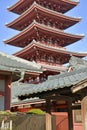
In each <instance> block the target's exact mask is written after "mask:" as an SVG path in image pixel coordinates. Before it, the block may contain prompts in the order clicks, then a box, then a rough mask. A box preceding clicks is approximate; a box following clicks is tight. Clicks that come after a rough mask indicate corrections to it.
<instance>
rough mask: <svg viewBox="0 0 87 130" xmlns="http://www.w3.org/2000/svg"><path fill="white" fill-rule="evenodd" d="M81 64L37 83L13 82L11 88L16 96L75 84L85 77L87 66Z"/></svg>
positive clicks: (86, 76)
mask: <svg viewBox="0 0 87 130" xmlns="http://www.w3.org/2000/svg"><path fill="white" fill-rule="evenodd" d="M72 59H73V60H74V59H75V57H73V58H72ZM72 59H71V60H72ZM77 59H78V58H77ZM79 61H80V59H79ZM82 61H83V60H82ZM74 63H75V62H74ZM86 63H87V62H86ZM72 66H73V65H72ZM83 66H84V67H83ZM83 66H82V67H81V66H80V68H79V69H78V68H77V69H76V68H75V69H74V70H73V71H72V72H63V73H61V74H59V75H56V76H50V77H49V78H48V80H47V81H45V82H43V83H40V84H37V85H34V84H23V83H19V84H14V85H13V90H14V92H15V94H14V95H16V96H23V95H30V94H34V93H39V92H43V91H49V90H54V89H55V90H57V89H59V88H64V87H70V86H72V85H76V84H77V83H79V82H81V81H83V80H85V79H87V66H86V64H84V65H83ZM73 67H74V66H73Z"/></svg>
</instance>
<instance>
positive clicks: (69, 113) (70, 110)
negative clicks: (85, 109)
mask: <svg viewBox="0 0 87 130" xmlns="http://www.w3.org/2000/svg"><path fill="white" fill-rule="evenodd" d="M67 103H68V126H69V128H68V129H69V130H73V116H72V100H71V99H70V98H69V100H67Z"/></svg>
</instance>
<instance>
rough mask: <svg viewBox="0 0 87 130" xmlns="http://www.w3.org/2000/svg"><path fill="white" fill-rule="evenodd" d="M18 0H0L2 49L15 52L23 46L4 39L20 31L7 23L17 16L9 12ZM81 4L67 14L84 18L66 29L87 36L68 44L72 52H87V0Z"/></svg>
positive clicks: (0, 41)
mask: <svg viewBox="0 0 87 130" xmlns="http://www.w3.org/2000/svg"><path fill="white" fill-rule="evenodd" d="M17 1H18V0H0V51H2V52H5V53H8V54H13V53H15V52H17V51H19V50H20V49H21V48H18V47H14V46H11V45H7V44H4V42H3V41H4V40H7V39H9V38H11V37H13V36H15V35H16V34H18V33H19V32H18V31H16V30H13V29H11V28H7V27H6V26H5V25H6V23H10V22H11V21H13V20H14V19H16V18H17V17H19V16H18V15H17V14H14V13H12V12H9V11H8V10H7V8H8V7H10V6H12V5H13V4H14V3H16V2H17ZM79 2H80V3H79V5H78V6H76V7H75V8H73V9H72V10H70V11H68V12H67V13H66V14H65V15H68V16H72V17H81V18H82V20H81V21H80V22H79V23H77V24H76V25H74V26H72V27H70V28H69V29H67V30H65V31H66V32H68V33H72V34H84V35H85V38H84V39H82V40H80V41H78V42H75V43H74V44H71V45H69V46H67V47H66V48H67V50H68V51H71V52H73V51H74V52H83V53H84V52H87V0H80V1H79Z"/></svg>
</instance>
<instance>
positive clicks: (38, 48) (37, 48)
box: [14, 42, 87, 64]
mask: <svg viewBox="0 0 87 130" xmlns="http://www.w3.org/2000/svg"><path fill="white" fill-rule="evenodd" d="M36 52H39V53H41V55H43V54H45V53H48V55H50V53H51V55H55V56H56V55H61V56H63V57H66V58H68V59H69V58H70V57H71V56H77V57H80V58H82V57H85V56H87V53H77V52H69V51H66V50H64V49H63V48H58V47H53V46H47V45H44V44H43V43H39V42H35V43H33V42H32V43H31V44H30V45H28V46H27V47H25V48H24V49H22V50H21V51H19V52H17V53H15V54H14V55H16V56H18V57H21V58H24V57H25V59H27V56H30V57H31V55H33V54H34V53H36ZM67 62H68V60H66V61H65V62H63V64H65V63H67Z"/></svg>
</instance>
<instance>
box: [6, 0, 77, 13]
mask: <svg viewBox="0 0 87 130" xmlns="http://www.w3.org/2000/svg"><path fill="white" fill-rule="evenodd" d="M34 1H35V0H26V1H24V0H19V1H18V2H17V3H15V4H14V5H13V6H11V7H9V8H8V10H9V11H11V12H14V13H17V14H22V13H23V12H24V10H22V9H23V8H29V6H30V5H31V4H32V3H33V2H34ZM36 1H37V0H36ZM43 2H44V1H43ZM50 2H51V3H52V2H53V4H54V3H55V4H57V5H60V6H62V5H63V6H65V7H66V8H65V10H64V11H63V13H65V12H67V11H68V10H70V9H72V8H74V7H75V6H77V5H78V4H79V2H77V1H71V0H60V1H54V0H48V3H50ZM61 8H62V7H61Z"/></svg>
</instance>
